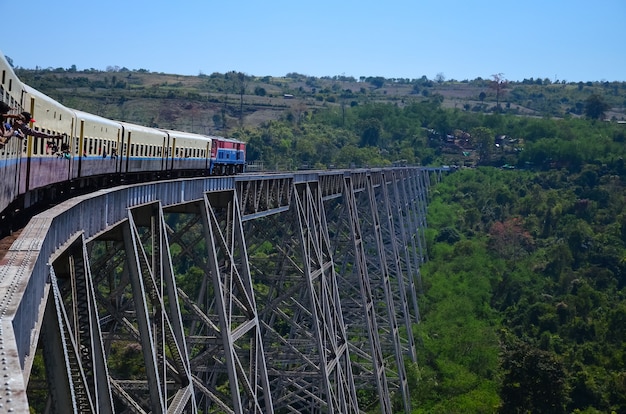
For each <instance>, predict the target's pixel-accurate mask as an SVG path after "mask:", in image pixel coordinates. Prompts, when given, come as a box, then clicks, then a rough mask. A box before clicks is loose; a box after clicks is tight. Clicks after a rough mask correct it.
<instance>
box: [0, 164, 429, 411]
mask: <svg viewBox="0 0 626 414" xmlns="http://www.w3.org/2000/svg"><path fill="white" fill-rule="evenodd" d="M428 174H429V173H428V172H427V171H425V170H421V169H416V168H393V169H381V170H358V171H343V172H326V173H312V174H308V173H306V174H300V175H293V174H282V175H279V174H274V175H266V176H262V175H261V176H248V177H239V178H238V179H237V180H235V181H234V182H233V181H224V182H223V183H221V182H220V183H219V184H216V185H213V184H211V185H206V184H203V185H204V186H205V187H212V189H209V190H204V192H203V193H202V196H201V198H193V199H190V200H188V199H187V197H186V196H182V197H181V199H182V200H181V201H178V202H168V203H167V204H162V202H161V201H159V200H154V199H153V198H151V197H150V196H149V190H150V189H147V190H146V191H145V192H144V191H142V190H141V191H139V192H138V193H137V192H135V194H139V196H137V195H134V196H133V197H134V198H133V199H137V200H139V201H140V202H139V203H136V204H133V203H128V204H129V205H128V207H127V210H126V211H127V213H126V216H125V217H124V218H123V219H122V220H118V221H117V222H115V223H114V224H112V225H109V226H108V227H106V228H103V229H102V230H99V231H97V232H92V234H89V235H87V234H85V233H84V232H82V231H78V232H74V233H72V235H71V237H68V238H67V241H65V242H64V243H63V245H61V246H59V247H58V248H56V250H55V253H54V254H53V255H52V256H50V259H49V261H48V262H49V265H48V269H47V272H48V277H49V283H48V284H47V285H46V286H47V287H46V288H45V289H44V300H43V301H42V305H40V306H41V309H42V316H41V317H40V323H39V325H38V327H37V328H36V331H35V332H36V333H37V334H38V338H39V339H38V344H39V345H38V346H37V347H36V349H37V355H39V356H40V357H41V360H42V361H43V367H42V368H41V369H40V368H37V367H35V368H32V367H33V365H35V366H37V363H35V362H33V361H35V360H37V358H30V357H29V358H27V359H26V363H25V365H26V367H27V368H28V370H29V375H30V378H29V375H26V376H25V382H26V383H27V384H28V385H29V390H28V394H29V398H31V397H32V398H39V399H41V397H37V388H38V387H39V388H41V387H42V384H43V382H42V381H44V380H45V381H46V384H47V385H45V388H46V390H47V393H46V394H47V396H46V399H45V408H44V411H45V412H68V413H69V412H74V413H78V412H81V413H83V412H93V413H112V412H117V413H125V412H132V413H149V412H152V413H157V412H158V413H161V412H162V413H165V412H167V413H199V412H202V413H237V414H239V413H257V414H260V413H274V412H276V413H355V414H360V413H364V412H365V411H371V410H373V409H374V410H380V412H382V413H384V414H386V413H393V412H405V413H410V412H411V405H412V404H411V403H412V401H411V396H410V389H409V388H410V387H409V380H408V377H409V375H408V374H407V372H408V370H409V369H416V368H415V367H416V362H417V355H416V353H417V351H416V345H415V341H414V338H413V335H412V330H413V325H414V324H415V323H418V322H419V318H420V316H419V307H418V294H419V292H420V290H421V278H420V275H419V267H420V265H421V264H422V262H423V261H424V260H425V235H424V229H425V226H426V222H425V214H426V204H427V191H428V186H429V182H430V177H429V175H428ZM230 183H232V185H231V184H230ZM193 186H196V187H197V185H196V182H194V183H193ZM188 187H191V185H188ZM213 187H214V188H213ZM194 188H195V187H194ZM176 191H178V190H175V191H173V192H172V191H171V190H169V187H168V190H167V192H166V194H177V193H176ZM194 191H195V190H194ZM142 200H145V201H143V202H141V201H142ZM105 211H106V210H105ZM106 214H107V213H106V212H105V215H106ZM0 276H1V274H0ZM0 322H2V321H0ZM2 326H4V325H2ZM7 338H8V337H7ZM32 349H35V348H34V347H33V348H32ZM407 363H410V364H411V365H410V368H409V366H408V365H407ZM37 372H39V374H37ZM15 412H19V411H15Z"/></svg>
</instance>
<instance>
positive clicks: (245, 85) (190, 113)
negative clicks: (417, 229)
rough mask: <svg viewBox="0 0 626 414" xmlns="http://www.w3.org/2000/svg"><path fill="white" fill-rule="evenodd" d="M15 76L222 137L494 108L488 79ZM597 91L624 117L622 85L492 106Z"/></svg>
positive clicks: (561, 105)
mask: <svg viewBox="0 0 626 414" xmlns="http://www.w3.org/2000/svg"><path fill="white" fill-rule="evenodd" d="M16 72H17V74H18V76H19V77H20V79H21V80H22V81H24V82H25V83H27V84H28V85H30V86H32V87H34V88H36V89H38V90H40V91H41V92H43V93H45V94H47V95H49V96H51V97H52V98H54V99H56V100H58V101H59V102H61V103H63V104H64V105H66V106H69V107H72V108H76V109H80V110H84V111H87V112H91V113H94V114H97V115H101V116H104V117H107V118H112V119H118V120H123V121H129V122H134V123H138V124H142V125H150V126H155V127H161V128H168V129H179V130H185V131H190V132H198V133H204V134H215V135H225V136H228V135H229V134H230V133H231V132H232V131H233V130H235V129H237V128H239V127H257V126H259V125H261V124H263V123H264V122H266V121H269V120H276V119H285V118H287V117H290V116H291V117H293V116H301V115H302V114H306V113H308V112H310V111H315V110H316V109H319V108H323V107H327V106H338V107H341V106H344V107H345V106H356V105H362V104H365V103H371V102H386V103H391V104H394V105H398V106H400V107H402V106H404V105H407V104H409V103H412V102H416V101H422V100H425V99H432V98H433V97H438V99H440V100H441V104H442V106H443V107H446V108H456V109H458V110H460V111H468V112H476V113H490V112H493V111H496V107H497V105H496V93H495V89H494V88H493V86H494V82H493V80H490V79H480V78H478V79H475V80H472V81H462V82H459V81H454V80H451V81H442V82H435V81H432V80H429V79H427V78H426V77H422V78H419V79H385V78H381V77H372V78H361V79H358V80H357V79H354V78H351V77H332V78H331V77H323V78H315V77H308V76H305V75H300V74H297V73H292V74H287V75H286V76H285V77H269V76H266V77H254V76H249V75H245V74H242V73H238V72H229V73H226V74H220V73H214V74H211V75H202V74H201V75H199V76H182V75H174V74H164V73H152V72H149V71H146V70H135V71H130V70H127V69H117V68H116V69H115V70H113V69H112V70H110V71H96V70H86V71H81V72H77V71H72V70H65V69H62V68H59V69H46V70H30V69H23V68H18V69H17V70H16ZM592 94H595V95H599V96H601V97H602V99H603V100H604V101H605V102H606V103H607V104H608V106H609V107H610V109H609V110H608V111H606V115H607V118H608V119H613V120H625V119H626V83H625V82H611V83H609V82H586V83H582V82H579V83H564V82H558V81H557V82H551V81H550V80H548V79H543V80H541V79H537V80H534V79H530V80H524V81H523V82H508V83H506V84H505V87H504V88H503V89H502V91H501V93H500V95H501V96H499V104H500V111H501V112H505V113H509V114H518V115H527V116H538V117H577V116H581V115H582V114H583V111H584V106H585V100H586V99H587V98H588V97H589V96H591V95H592Z"/></svg>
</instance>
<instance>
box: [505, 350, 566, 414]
mask: <svg viewBox="0 0 626 414" xmlns="http://www.w3.org/2000/svg"><path fill="white" fill-rule="evenodd" d="M502 368H504V371H505V375H504V378H503V381H502V388H501V390H500V396H501V398H502V406H501V407H500V412H502V413H565V404H566V402H567V386H566V377H565V369H564V368H563V364H562V363H561V362H560V361H559V360H557V359H556V358H555V357H554V356H553V355H552V354H551V353H549V352H545V351H542V350H540V349H537V348H534V347H531V346H529V345H527V344H523V343H517V344H515V345H513V346H511V347H510V348H509V349H507V350H506V351H505V354H504V358H503V361H502Z"/></svg>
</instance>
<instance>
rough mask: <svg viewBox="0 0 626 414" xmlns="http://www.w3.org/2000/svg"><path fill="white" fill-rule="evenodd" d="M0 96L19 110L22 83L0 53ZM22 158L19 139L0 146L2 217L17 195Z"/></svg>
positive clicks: (0, 204)
mask: <svg viewBox="0 0 626 414" xmlns="http://www.w3.org/2000/svg"><path fill="white" fill-rule="evenodd" d="M0 71H1V79H0V80H1V82H0V95H1V96H0V98H2V101H3V102H6V103H7V104H9V105H10V106H11V107H12V108H15V111H16V112H17V113H19V112H21V106H20V99H21V97H22V91H23V87H22V83H21V82H20V80H19V79H18V78H17V76H16V75H15V72H13V68H11V65H9V62H7V60H6V59H5V57H4V55H3V54H1V53H0ZM21 159H22V143H21V141H20V140H19V139H15V138H13V139H11V140H9V141H8V142H7V143H6V144H5V145H4V146H2V147H1V148H0V211H1V212H2V213H3V215H2V218H3V219H6V220H10V217H7V214H9V213H10V212H7V211H6V210H7V208H8V207H9V205H10V204H11V203H12V202H14V201H15V200H16V199H17V197H18V195H19V191H18V189H19V176H20V174H19V173H20V162H21Z"/></svg>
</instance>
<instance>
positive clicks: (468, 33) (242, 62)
mask: <svg viewBox="0 0 626 414" xmlns="http://www.w3.org/2000/svg"><path fill="white" fill-rule="evenodd" d="M0 3H2V5H3V7H2V8H3V10H4V12H5V13H8V14H9V15H10V16H13V19H12V21H10V22H8V23H7V24H5V26H4V29H3V36H2V37H3V40H2V43H1V44H0V51H1V52H3V53H4V54H5V55H6V56H8V57H10V58H11V59H13V64H14V65H15V66H20V67H23V68H29V69H34V68H35V67H41V68H50V67H51V68H58V67H62V68H69V67H71V66H72V65H76V67H77V69H78V70H83V69H90V68H95V69H99V70H105V69H106V68H107V67H109V66H119V67H126V68H128V69H147V70H149V71H152V72H164V73H169V74H181V75H198V74H200V73H204V74H206V75H210V74H211V73H214V72H219V73H225V72H228V71H231V70H234V71H238V72H244V73H246V74H248V75H255V76H265V75H272V76H283V75H286V74H287V73H290V72H297V73H301V74H304V75H310V76H316V77H321V76H335V75H346V76H354V77H355V78H357V79H358V78H359V77H361V76H383V77H385V78H411V79H413V78H419V77H421V76H422V75H425V76H427V77H428V78H429V79H434V78H435V76H436V75H437V74H439V73H441V74H443V75H444V76H445V78H446V79H456V80H464V79H470V80H471V79H475V78H477V77H482V78H487V79H491V76H492V75H493V74H496V73H502V74H503V76H504V78H506V79H508V80H523V79H524V78H531V77H532V78H542V79H543V78H549V79H550V80H553V81H554V80H555V79H557V80H565V81H568V82H578V81H604V80H606V81H626V0H584V1H583V0H526V1H513V0H499V1H496V0H380V1H372V0H333V1H330V0H316V1H310V2H305V1H297V0H296V1H294V0H266V1H261V0H220V1H217V0H169V1H163V0H123V1H122V0H107V1H84V0H82V1H78V0H55V1H50V0H31V1H29V2H26V3H24V4H21V3H19V2H17V1H13V2H12V5H7V3H9V0H1V1H0ZM11 8H15V10H14V11H10V10H9V9H11ZM15 17H17V18H15ZM9 20H11V18H10V19H9Z"/></svg>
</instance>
